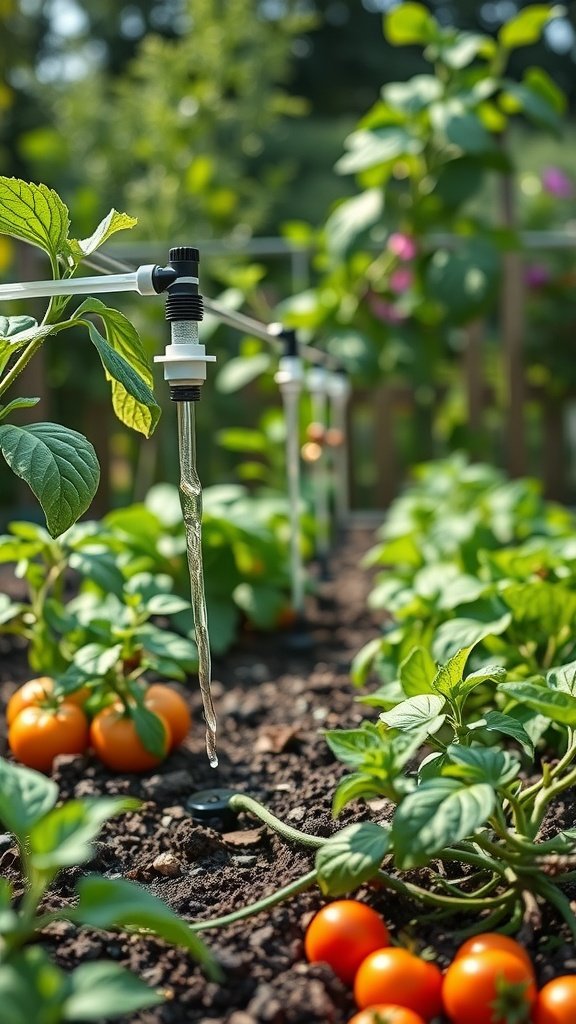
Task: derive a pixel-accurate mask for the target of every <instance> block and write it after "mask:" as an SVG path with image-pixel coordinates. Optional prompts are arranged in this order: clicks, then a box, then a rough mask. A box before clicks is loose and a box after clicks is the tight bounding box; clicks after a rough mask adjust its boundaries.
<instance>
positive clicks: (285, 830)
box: [228, 793, 328, 850]
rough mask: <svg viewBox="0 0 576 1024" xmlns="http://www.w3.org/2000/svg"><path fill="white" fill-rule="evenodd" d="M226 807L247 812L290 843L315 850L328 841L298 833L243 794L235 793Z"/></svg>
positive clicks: (298, 831)
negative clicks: (300, 844)
mask: <svg viewBox="0 0 576 1024" xmlns="http://www.w3.org/2000/svg"><path fill="white" fill-rule="evenodd" d="M228 806H229V807H230V808H231V810H233V811H248V812H249V813H250V814H254V815H256V817H257V818H260V820H261V821H263V822H264V824H265V825H268V826H269V828H272V829H274V831H275V832H278V834H279V835H281V836H283V838H284V839H288V840H290V841H291V842H295V843H302V844H303V845H304V846H311V847H312V848H313V849H316V850H317V849H319V848H320V847H321V846H324V844H325V843H327V842H328V839H327V838H325V837H323V836H311V835H309V834H308V833H307V832H300V830H299V829H297V828H292V827H291V825H286V824H285V823H284V822H283V821H281V820H280V818H277V817H276V815H275V814H272V812H271V811H269V810H268V808H266V807H263V805H262V804H260V803H258V801H257V800H254V799H253V798H252V797H251V796H246V795H245V794H244V793H235V794H234V796H232V797H230V800H229V802H228Z"/></svg>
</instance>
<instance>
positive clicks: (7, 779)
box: [0, 759, 222, 1024]
mask: <svg viewBox="0 0 576 1024" xmlns="http://www.w3.org/2000/svg"><path fill="white" fill-rule="evenodd" d="M57 800H58V788H57V786H56V784H55V783H54V782H53V781H52V780H51V779H48V778H46V777H45V776H44V775H40V774H39V773H38V772H34V771H30V769H28V768H22V767H18V766H16V765H13V764H9V763H8V762H7V761H4V760H3V759H0V822H1V823H2V825H3V827H4V828H6V829H8V830H9V831H10V832H11V833H12V834H13V835H14V837H15V840H16V842H17V844H18V848H19V852H20V863H21V867H22V874H23V878H24V883H25V892H24V896H23V897H22V899H21V900H16V899H15V898H14V894H13V889H12V885H11V883H10V882H9V881H7V880H6V879H2V880H0V1000H1V1002H2V1007H3V1015H4V1019H5V1020H7V1021H8V1020H9V1021H10V1024H29V1022H30V1021H34V1022H35V1024H60V1022H63V1021H88V1020H96V1019H100V1018H101V1017H102V1016H103V1015H104V1016H105V1017H107V1018H108V1017H119V1016H123V1015H124V1014H127V1013H133V1012H135V1011H137V1010H139V1009H142V1008H144V1007H147V1006H155V1005H157V1004H158V1003H161V1002H162V1001H163V996H162V995H161V994H160V993H159V992H158V991H155V990H153V989H150V988H149V987H148V986H147V985H145V984H144V982H142V981H141V980H140V979H139V978H138V977H136V976H135V975H133V974H131V973H130V971H127V970H126V969H125V968H123V967H122V966H121V965H120V964H117V963H114V962H113V961H110V960H102V961H93V962H91V963H87V964H82V965H81V966H79V967H77V968H76V969H75V970H74V971H72V972H71V973H69V974H66V973H65V972H64V971H62V970H61V969H60V968H59V967H57V966H56V965H55V964H54V963H52V961H51V960H50V958H49V957H48V954H47V953H46V952H45V950H44V949H43V948H42V946H41V945H39V944H38V943H37V942H34V941H33V940H34V939H36V938H37V937H38V935H39V933H41V932H42V930H43V929H45V928H48V927H49V926H50V925H51V924H52V923H53V922H55V921H62V920H64V921H71V922H72V923H73V924H74V925H78V926H83V925H85V926H89V927H92V928H102V929H106V930H108V931H114V930H116V929H123V930H140V929H142V930H145V931H146V932H148V933H152V934H153V935H156V936H158V937H159V938H161V939H164V940H165V941H167V942H169V943H172V944H173V945H176V946H180V947H181V948H183V949H185V950H187V951H188V952H189V953H190V954H191V955H192V956H193V957H194V958H195V959H196V960H197V961H198V962H199V963H200V964H201V965H202V967H203V969H204V970H205V972H206V974H207V975H208V976H209V977H211V978H212V979H214V980H216V979H218V980H221V977H222V975H221V971H220V968H219V966H218V964H217V962H216V960H215V959H214V957H213V956H212V954H211V953H210V951H209V950H208V949H207V947H206V946H205V945H204V944H203V942H202V941H201V940H200V939H199V938H198V936H197V935H195V933H194V931H193V930H192V928H191V927H190V926H189V925H188V924H186V923H185V922H184V921H182V920H181V919H180V918H179V917H177V915H176V914H174V912H173V911H171V910H170V909H169V908H168V907H167V906H166V905H165V904H164V903H162V901H161V900H159V899H158V898H157V897H155V896H153V895H151V894H150V893H148V892H146V891H145V890H144V889H142V887H141V886H139V885H137V884H135V883H133V882H127V881H125V880H124V879H110V878H105V877H104V876H101V875H97V874H83V876H82V877H81V878H80V880H79V881H78V883H77V885H76V897H77V898H76V901H75V903H74V905H71V906H69V907H63V908H61V909H59V910H56V911H44V910H43V909H42V906H41V903H42V900H43V898H44V896H45V894H46V892H47V890H48V889H49V887H50V885H51V884H52V882H53V881H54V879H55V877H56V876H57V875H58V873H59V872H60V871H61V870H62V869H64V868H70V867H73V866H75V865H80V864H86V863H88V862H89V861H90V860H91V858H92V856H93V842H94V840H95V839H96V837H97V835H98V833H99V832H100V830H101V828H102V826H103V825H104V823H105V822H106V821H107V820H108V819H110V818H112V817H113V816H115V815H117V814H121V813H129V812H131V811H134V810H136V809H137V808H138V806H139V803H138V801H137V800H134V799H132V798H125V797H122V798H116V797H109V798H99V799H83V800H70V801H68V802H66V803H62V804H57ZM96 990H97V992H98V998H97V1000H94V992H95V991H96Z"/></svg>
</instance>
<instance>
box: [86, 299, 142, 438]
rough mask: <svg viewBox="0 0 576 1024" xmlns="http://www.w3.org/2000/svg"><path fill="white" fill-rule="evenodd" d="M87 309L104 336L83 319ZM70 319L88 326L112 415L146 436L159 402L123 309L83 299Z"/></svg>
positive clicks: (136, 333) (139, 347) (137, 341)
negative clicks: (109, 393)
mask: <svg viewBox="0 0 576 1024" xmlns="http://www.w3.org/2000/svg"><path fill="white" fill-rule="evenodd" d="M88 313H93V314H94V315H96V316H98V317H100V319H101V320H102V322H103V324H104V330H105V334H106V337H103V336H102V334H100V331H99V330H98V329H97V328H96V326H95V325H94V324H93V323H92V321H91V320H85V319H84V317H85V316H86V315H87V314H88ZM74 319H78V320H82V321H83V322H84V323H85V324H86V326H87V327H88V332H89V334H90V339H91V341H92V343H93V345H94V347H95V348H96V350H97V352H98V355H99V356H100V359H101V360H102V365H103V366H104V370H105V373H106V378H107V380H109V381H110V382H111V384H112V405H113V407H114V412H115V413H116V416H117V417H118V419H119V420H120V422H121V423H125V424H126V426H127V427H131V428H132V430H137V431H139V432H140V433H141V434H144V436H145V437H149V436H150V434H151V433H152V432H153V430H154V428H155V426H156V424H157V422H158V419H159V417H160V406H159V405H158V403H157V401H156V399H155V397H154V394H153V392H152V383H153V378H152V371H151V369H150V366H149V364H148V359H147V357H146V353H145V351H144V348H143V346H142V342H141V340H140V337H139V335H138V332H137V330H136V328H135V327H134V326H133V324H131V323H130V321H129V320H128V319H127V317H125V316H124V314H123V313H120V311H119V310H117V309H111V308H110V307H109V306H105V305H104V303H103V302H100V301H99V300H98V299H86V301H85V302H83V303H82V305H81V306H79V307H78V309H77V310H76V312H75V314H74Z"/></svg>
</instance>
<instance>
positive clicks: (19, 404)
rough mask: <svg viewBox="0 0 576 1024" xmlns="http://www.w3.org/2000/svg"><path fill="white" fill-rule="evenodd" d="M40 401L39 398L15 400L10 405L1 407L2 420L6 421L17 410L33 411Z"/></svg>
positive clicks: (0, 417) (0, 416) (0, 418)
mask: <svg viewBox="0 0 576 1024" xmlns="http://www.w3.org/2000/svg"><path fill="white" fill-rule="evenodd" d="M39 401H40V399H39V398H14V399H12V401H11V402H8V405H0V420H5V419H6V418H7V417H8V416H9V415H10V413H12V412H14V411H15V410H16V409H32V408H33V407H34V406H35V405H38V402H39Z"/></svg>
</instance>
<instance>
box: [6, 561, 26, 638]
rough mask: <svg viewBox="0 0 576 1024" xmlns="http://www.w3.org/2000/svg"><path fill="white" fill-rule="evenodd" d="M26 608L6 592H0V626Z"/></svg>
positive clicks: (16, 616)
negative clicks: (12, 599)
mask: <svg viewBox="0 0 576 1024" xmlns="http://www.w3.org/2000/svg"><path fill="white" fill-rule="evenodd" d="M0 561H3V559H0ZM27 610H28V605H26V604H22V603H20V602H16V601H11V600H10V598H9V597H8V594H0V626H3V625H5V624H6V623H7V622H11V621H12V620H13V619H16V618H18V616H19V615H20V614H21V613H22V612H23V611H27Z"/></svg>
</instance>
